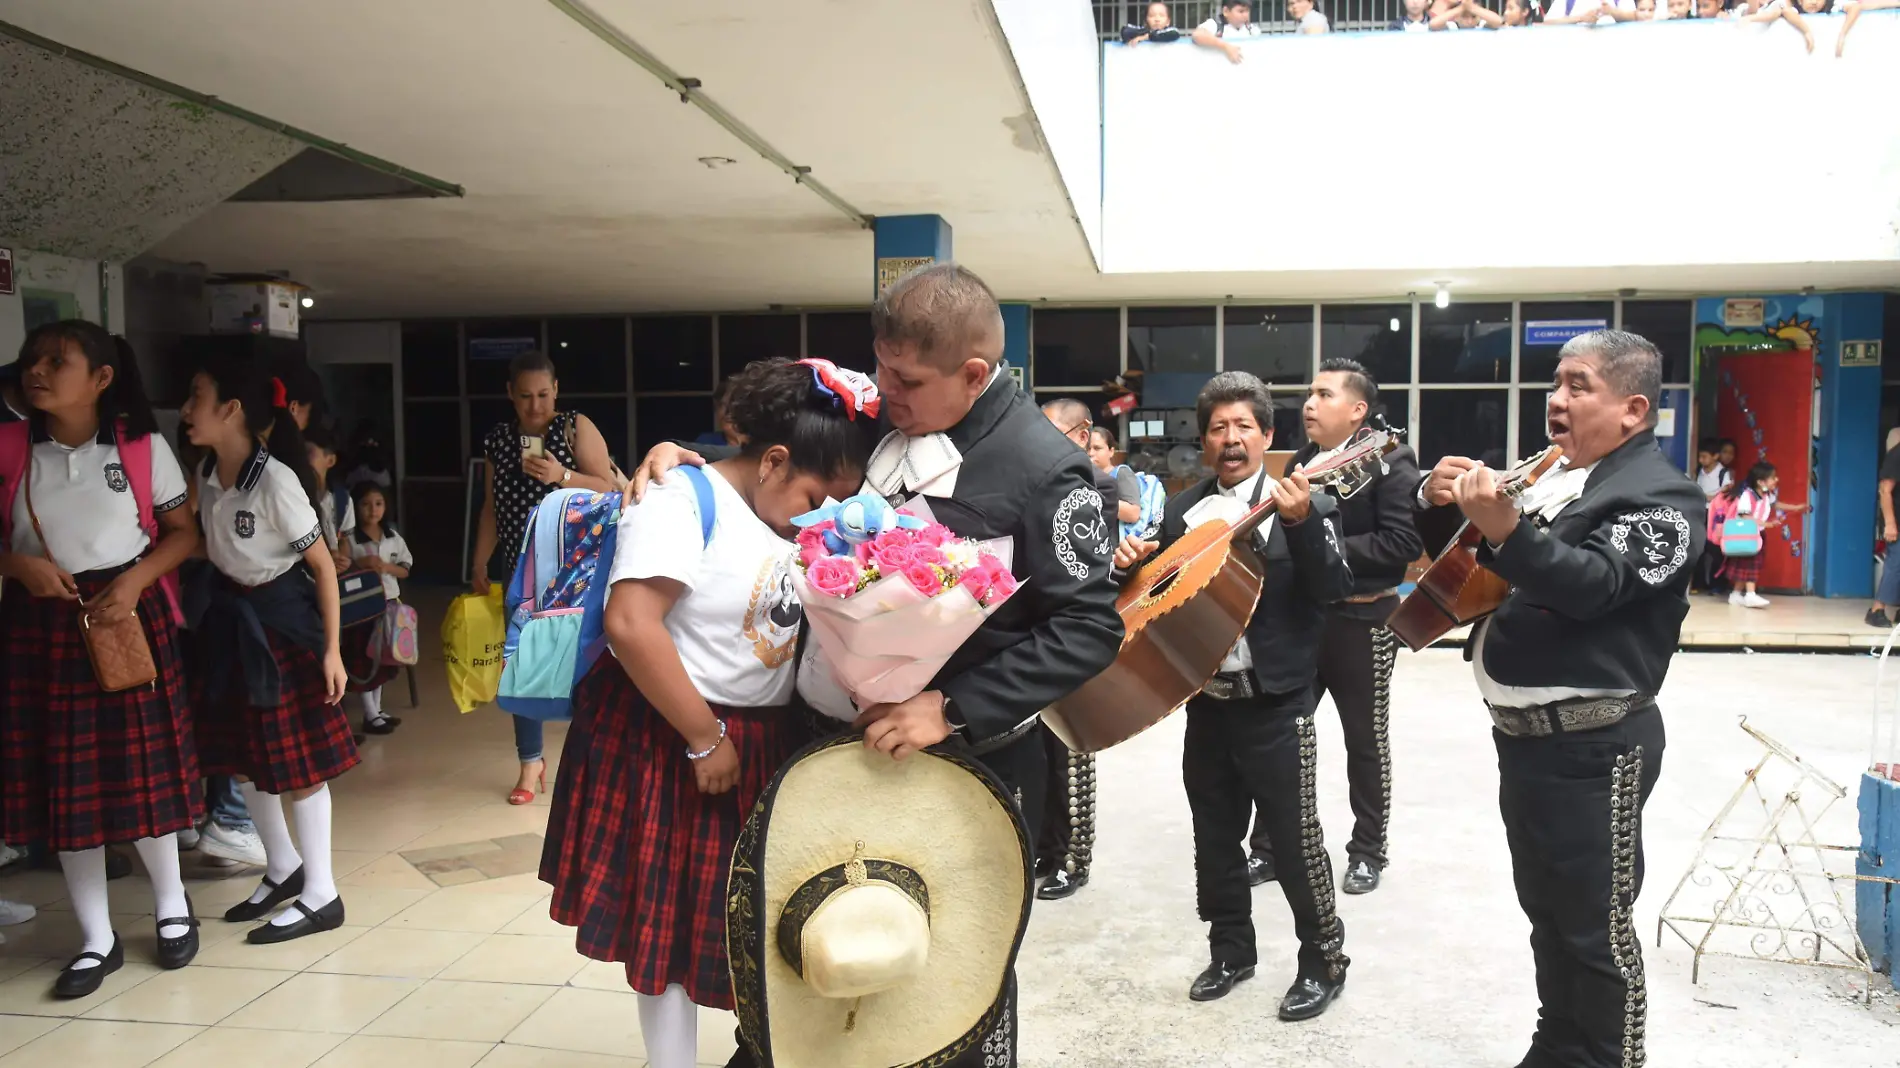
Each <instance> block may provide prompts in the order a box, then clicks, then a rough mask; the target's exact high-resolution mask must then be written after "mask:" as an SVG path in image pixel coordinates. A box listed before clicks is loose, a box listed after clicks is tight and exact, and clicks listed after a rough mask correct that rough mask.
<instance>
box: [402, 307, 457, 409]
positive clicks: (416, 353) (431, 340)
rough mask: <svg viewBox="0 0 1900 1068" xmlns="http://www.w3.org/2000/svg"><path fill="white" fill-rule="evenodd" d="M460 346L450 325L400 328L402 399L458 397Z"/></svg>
mask: <svg viewBox="0 0 1900 1068" xmlns="http://www.w3.org/2000/svg"><path fill="white" fill-rule="evenodd" d="M460 344H461V342H460V340H459V339H458V338H457V337H456V330H455V324H454V323H453V322H433V323H404V324H402V395H403V396H404V397H459V396H461V395H462V372H461V370H460V368H459V367H458V366H457V363H458V361H459V357H460V355H461V354H460V352H459V351H458V350H457V346H458V345H460Z"/></svg>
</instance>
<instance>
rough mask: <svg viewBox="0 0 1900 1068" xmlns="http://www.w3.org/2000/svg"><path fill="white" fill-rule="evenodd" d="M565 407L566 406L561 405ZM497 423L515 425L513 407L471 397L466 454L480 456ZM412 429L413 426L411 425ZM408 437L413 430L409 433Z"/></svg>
mask: <svg viewBox="0 0 1900 1068" xmlns="http://www.w3.org/2000/svg"><path fill="white" fill-rule="evenodd" d="M562 407H564V408H565V407H567V405H562ZM497 423H506V424H507V425H509V426H514V425H515V406H514V405H513V404H512V403H510V402H509V401H508V400H507V399H506V398H502V397H471V398H469V402H468V454H469V455H470V456H471V457H473V456H480V455H482V442H483V441H484V440H486V439H487V437H488V432H489V431H491V430H493V429H495V425H496V424H497ZM410 426H411V427H412V428H413V427H414V426H415V424H413V423H411V424H410ZM409 434H410V435H412V436H413V435H414V434H415V430H414V429H411V430H410V431H409Z"/></svg>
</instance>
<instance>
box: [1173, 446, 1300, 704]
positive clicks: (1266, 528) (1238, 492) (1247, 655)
mask: <svg viewBox="0 0 1900 1068" xmlns="http://www.w3.org/2000/svg"><path fill="white" fill-rule="evenodd" d="M1273 485H1274V482H1273V479H1272V478H1270V477H1268V475H1267V469H1266V468H1265V467H1262V468H1261V469H1260V470H1258V471H1256V472H1254V473H1253V474H1252V475H1251V476H1249V477H1247V478H1243V479H1241V480H1240V481H1239V482H1238V483H1236V484H1235V485H1232V486H1223V485H1221V484H1220V483H1218V482H1216V483H1215V484H1214V488H1215V492H1214V493H1211V494H1209V495H1207V496H1206V497H1203V498H1201V499H1200V500H1199V501H1197V502H1195V504H1194V507H1192V508H1189V509H1188V510H1187V514H1186V515H1183V516H1182V517H1181V519H1182V521H1183V522H1184V523H1186V524H1187V529H1188V530H1193V529H1194V528H1195V527H1198V526H1200V525H1201V524H1203V523H1211V522H1213V521H1215V520H1220V521H1221V522H1224V523H1234V522H1238V521H1239V520H1240V518H1241V517H1242V516H1244V515H1246V514H1247V513H1248V512H1249V511H1251V510H1252V508H1253V505H1252V504H1249V503H1248V502H1249V501H1252V502H1254V504H1258V503H1259V502H1260V501H1264V500H1266V499H1267V498H1268V497H1270V496H1271V495H1272V494H1273ZM1256 491H1257V493H1258V496H1256ZM1277 518H1279V516H1278V515H1269V516H1267V521H1266V522H1264V523H1262V524H1260V527H1259V529H1258V530H1256V531H1254V537H1255V538H1256V539H1258V544H1260V545H1265V544H1266V543H1267V535H1268V534H1269V533H1271V532H1272V530H1273V521H1274V520H1275V519H1277ZM1219 670H1220V673H1221V674H1223V675H1226V674H1232V673H1234V672H1238V671H1251V670H1253V650H1252V649H1249V648H1248V647H1247V636H1246V635H1245V634H1242V635H1241V636H1240V640H1239V641H1237V642H1235V643H1234V647H1233V648H1232V649H1231V650H1229V651H1228V653H1227V658H1226V659H1225V660H1222V661H1221V662H1220V669H1219Z"/></svg>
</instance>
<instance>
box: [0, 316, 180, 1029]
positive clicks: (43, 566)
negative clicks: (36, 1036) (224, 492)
mask: <svg viewBox="0 0 1900 1068" xmlns="http://www.w3.org/2000/svg"><path fill="white" fill-rule="evenodd" d="M19 366H20V367H21V369H22V372H23V379H22V381H23V385H24V387H25V397H26V400H27V403H28V406H29V408H30V411H29V413H28V416H27V420H26V421H25V422H21V423H12V424H9V425H7V426H6V427H4V428H0V480H3V481H0V497H3V498H4V500H0V528H4V530H3V531H0V534H3V535H4V538H5V542H6V544H5V552H4V554H0V575H4V576H5V577H6V578H7V579H10V580H11V582H10V583H9V586H10V588H9V589H8V590H7V595H6V597H5V598H4V599H0V658H3V659H4V668H3V669H0V677H4V678H5V680H6V684H5V686H4V689H3V690H0V838H6V839H10V840H12V841H15V842H41V843H44V844H45V845H46V847H47V848H48V849H50V850H55V851H57V852H58V854H59V863H60V867H61V869H62V870H63V871H64V872H65V876H66V889H67V893H68V894H69V896H70V897H71V898H72V903H73V912H74V914H75V917H76V918H77V919H78V921H79V929H80V933H81V937H82V938H83V939H84V942H85V944H84V945H83V946H82V947H81V952H80V953H79V955H78V956H77V957H75V958H74V959H73V961H72V963H70V964H68V965H67V966H66V968H65V970H64V971H62V972H60V974H59V978H58V979H57V980H55V982H54V984H53V993H54V995H55V996H57V997H62V998H77V997H85V996H86V995H88V994H91V993H93V992H94V991H96V990H98V989H99V984H100V983H102V982H103V981H104V980H105V977H106V976H108V975H111V974H112V973H113V972H115V971H118V970H119V968H120V967H121V966H123V964H124V963H125V948H124V946H123V944H122V943H121V942H120V940H119V935H118V933H117V932H115V931H114V930H113V929H112V918H111V916H110V914H109V912H108V908H107V899H106V853H105V846H106V845H107V843H111V842H131V843H132V844H133V845H134V847H135V848H136V849H137V850H138V853H139V857H140V859H141V860H143V861H144V862H145V869H146V871H147V872H148V873H149V875H150V878H151V882H152V896H153V902H154V915H156V916H157V917H159V919H158V920H157V928H158V963H159V965H160V966H161V967H165V968H182V967H184V966H185V965H186V964H189V963H190V962H191V960H192V958H193V957H194V956H196V955H197V952H198V931H197V926H198V921H197V920H196V919H195V918H194V916H193V913H192V909H191V902H190V901H189V900H188V899H187V897H186V896H185V884H184V882H183V880H182V879H181V878H180V877H179V869H178V838H177V835H178V832H180V831H184V830H188V829H190V828H191V827H192V826H193V825H194V824H195V823H196V821H197V817H198V813H199V810H200V807H201V806H200V803H199V795H198V776H199V771H198V752H197V748H196V746H195V745H194V744H193V739H192V729H191V716H190V711H189V709H188V707H187V704H186V689H185V682H184V667H183V663H182V657H181V655H180V653H179V644H178V629H177V619H178V601H177V594H176V589H175V587H173V588H171V590H170V592H166V587H167V585H168V584H167V583H165V582H163V581H161V580H163V579H164V577H165V576H167V575H169V574H170V573H171V572H172V571H174V570H175V569H176V568H177V567H178V565H179V563H180V562H181V561H183V560H184V559H185V558H186V557H187V556H189V555H190V554H191V552H192V551H193V549H194V548H195V547H196V546H197V544H198V535H197V532H196V530H194V529H193V527H192V525H191V511H190V509H188V508H184V507H182V506H183V505H184V503H185V496H186V494H185V476H184V472H183V471H182V470H181V469H180V468H179V466H178V461H177V459H176V458H174V456H173V455H172V450H171V446H170V445H169V444H168V443H167V442H166V441H165V438H164V436H163V435H161V434H159V433H158V432H157V430H158V425H157V422H156V421H155V420H154V419H153V416H152V405H151V402H150V401H148V400H147V399H146V396H145V389H144V386H143V384H142V383H141V382H140V379H139V373H138V364H137V362H136V360H134V359H133V357H132V354H131V347H130V346H128V345H124V344H123V343H122V342H119V341H118V340H117V339H115V338H113V337H112V336H111V335H109V334H107V333H106V332H105V331H104V330H102V329H100V328H99V327H97V326H95V325H93V324H91V323H87V322H81V321H77V320H68V321H66V322H60V323H53V324H50V325H47V326H42V327H39V328H38V329H36V330H34V331H33V332H32V333H31V334H29V335H27V339H26V343H25V344H24V345H22V346H21V348H20V361H19ZM141 468H142V470H141ZM128 615H136V616H137V617H138V619H139V622H140V623H142V624H143V625H144V630H145V639H146V643H147V644H148V645H149V646H150V647H151V651H152V662H153V664H154V665H155V666H156V667H157V668H158V678H157V680H156V681H155V682H154V683H153V684H152V685H150V686H141V687H137V688H134V689H130V690H125V691H122V692H118V693H107V692H105V691H104V690H102V689H100V687H99V683H98V680H97V678H96V676H95V675H94V674H93V665H92V660H91V657H90V654H89V653H88V651H87V649H86V646H85V644H84V638H83V637H82V636H81V627H82V625H83V624H84V623H86V622H88V621H92V620H102V619H112V618H123V617H125V616H128Z"/></svg>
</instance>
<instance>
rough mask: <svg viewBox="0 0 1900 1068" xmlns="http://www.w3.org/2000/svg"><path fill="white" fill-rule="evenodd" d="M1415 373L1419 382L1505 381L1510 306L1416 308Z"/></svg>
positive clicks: (1508, 360)
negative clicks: (1417, 337) (1416, 364)
mask: <svg viewBox="0 0 1900 1068" xmlns="http://www.w3.org/2000/svg"><path fill="white" fill-rule="evenodd" d="M1418 374H1419V380H1420V381H1421V382H1509V381H1510V380H1511V306H1510V305H1509V304H1453V305H1452V306H1451V307H1449V308H1439V307H1435V306H1433V305H1430V304H1427V305H1424V306H1422V307H1420V308H1419V341H1418Z"/></svg>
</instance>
